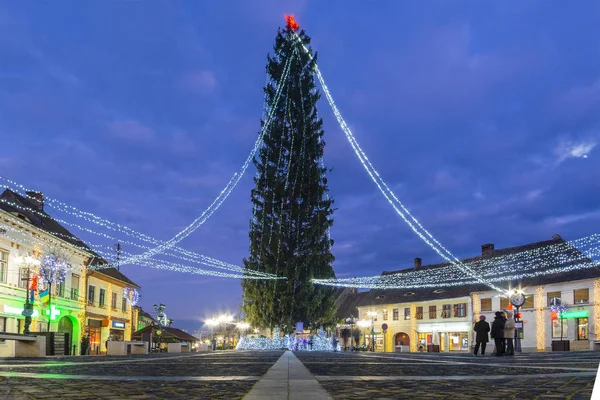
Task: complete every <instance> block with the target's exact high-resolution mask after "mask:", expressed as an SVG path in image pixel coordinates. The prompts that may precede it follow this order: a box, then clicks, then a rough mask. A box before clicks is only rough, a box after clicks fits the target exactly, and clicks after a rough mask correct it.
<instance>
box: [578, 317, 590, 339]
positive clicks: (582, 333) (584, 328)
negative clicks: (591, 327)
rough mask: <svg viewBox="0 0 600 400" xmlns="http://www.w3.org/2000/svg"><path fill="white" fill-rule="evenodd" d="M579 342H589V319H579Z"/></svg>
mask: <svg viewBox="0 0 600 400" xmlns="http://www.w3.org/2000/svg"><path fill="white" fill-rule="evenodd" d="M576 321H577V340H588V319H587V318H577V320H576Z"/></svg>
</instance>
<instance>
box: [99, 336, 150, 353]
mask: <svg viewBox="0 0 600 400" xmlns="http://www.w3.org/2000/svg"><path fill="white" fill-rule="evenodd" d="M106 350H107V351H106V354H107V355H109V356H125V355H128V354H148V342H130V341H127V342H118V341H114V340H110V341H109V342H108V343H107V349H106Z"/></svg>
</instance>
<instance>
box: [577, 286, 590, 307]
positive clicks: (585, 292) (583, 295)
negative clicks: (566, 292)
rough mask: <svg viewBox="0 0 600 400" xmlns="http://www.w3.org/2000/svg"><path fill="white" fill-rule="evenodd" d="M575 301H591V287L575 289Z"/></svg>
mask: <svg viewBox="0 0 600 400" xmlns="http://www.w3.org/2000/svg"><path fill="white" fill-rule="evenodd" d="M573 294H574V298H575V299H574V301H575V304H582V303H589V302H590V289H588V288H585V289H575V290H574V293H573Z"/></svg>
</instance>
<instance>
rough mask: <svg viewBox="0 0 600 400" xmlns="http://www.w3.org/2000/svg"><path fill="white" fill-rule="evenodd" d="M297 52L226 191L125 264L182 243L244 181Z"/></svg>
mask: <svg viewBox="0 0 600 400" xmlns="http://www.w3.org/2000/svg"><path fill="white" fill-rule="evenodd" d="M295 52H296V49H294V51H293V54H292V55H291V56H290V57H288V59H287V61H286V63H285V67H284V69H283V73H282V76H281V78H280V80H279V84H278V87H277V91H276V93H275V99H274V105H273V106H272V107H271V108H270V109H269V110H268V115H267V120H266V122H265V124H263V126H262V127H261V130H260V132H259V135H258V138H257V139H256V141H255V143H254V147H253V149H252V151H251V152H250V155H249V156H248V157H247V158H246V161H245V162H244V164H243V165H242V167H241V169H240V171H239V172H236V173H235V174H234V175H233V177H232V178H231V180H230V181H229V182H228V183H227V186H225V189H223V190H222V191H221V193H219V195H218V196H217V198H215V200H214V201H213V202H212V203H211V204H210V206H208V208H207V209H206V210H205V211H204V212H203V213H202V214H201V215H200V217H198V218H196V219H195V220H194V221H193V222H192V223H191V224H190V225H188V226H187V227H185V228H184V229H183V230H182V231H180V232H179V233H177V234H176V235H175V236H174V237H173V238H171V239H169V240H168V241H166V242H165V243H163V244H161V245H159V246H157V247H155V248H153V249H151V250H148V251H146V252H144V253H142V254H139V255H135V256H133V257H129V258H128V259H126V260H124V264H133V263H137V262H139V261H140V260H145V259H148V258H150V257H153V256H154V255H156V254H159V253H162V252H164V251H165V250H167V249H169V248H172V247H173V246H175V245H176V244H177V243H179V242H181V241H182V240H183V239H185V238H186V237H188V236H189V235H191V234H192V233H193V232H194V231H195V230H196V229H198V228H199V227H200V226H201V225H202V224H204V222H206V221H207V220H208V219H209V218H210V217H211V216H212V215H213V214H214V212H215V211H217V210H218V209H219V207H221V205H222V204H223V202H224V201H225V200H226V199H227V198H228V197H229V195H230V194H231V192H232V191H233V189H235V187H236V186H237V184H238V183H239V182H240V180H241V179H242V177H243V176H244V174H245V172H246V170H247V169H248V167H249V166H250V163H251V162H252V160H253V159H254V156H255V154H256V152H257V151H258V149H259V148H260V147H261V146H262V144H263V138H264V136H265V133H266V132H267V130H268V128H269V126H270V125H271V122H272V121H273V118H274V116H275V109H276V105H277V104H278V103H279V100H280V98H281V94H282V92H283V87H284V85H283V84H281V83H283V82H285V81H286V80H287V78H288V75H289V73H290V66H291V64H292V59H293V57H294V54H295Z"/></svg>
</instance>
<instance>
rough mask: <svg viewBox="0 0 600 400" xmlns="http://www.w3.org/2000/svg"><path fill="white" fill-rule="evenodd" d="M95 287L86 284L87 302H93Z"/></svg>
mask: <svg viewBox="0 0 600 400" xmlns="http://www.w3.org/2000/svg"><path fill="white" fill-rule="evenodd" d="M95 292H96V287H95V286H92V285H90V286H88V304H94V297H96V293H95Z"/></svg>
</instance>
